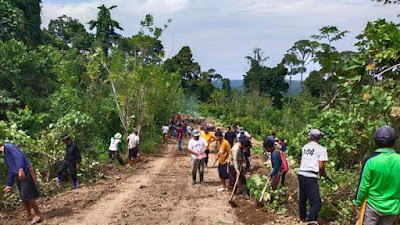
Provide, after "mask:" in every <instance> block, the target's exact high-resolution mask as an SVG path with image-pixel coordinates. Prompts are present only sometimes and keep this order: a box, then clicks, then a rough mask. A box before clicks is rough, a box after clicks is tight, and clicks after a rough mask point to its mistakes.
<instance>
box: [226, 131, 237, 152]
mask: <svg viewBox="0 0 400 225" xmlns="http://www.w3.org/2000/svg"><path fill="white" fill-rule="evenodd" d="M227 128H228V131H227V132H225V139H226V140H227V141H228V142H229V145H230V146H231V148H232V147H233V143H234V142H235V140H236V133H235V132H233V131H232V130H231V127H229V126H228V127H227Z"/></svg>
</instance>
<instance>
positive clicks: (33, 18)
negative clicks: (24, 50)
mask: <svg viewBox="0 0 400 225" xmlns="http://www.w3.org/2000/svg"><path fill="white" fill-rule="evenodd" d="M10 2H11V3H12V4H13V5H14V6H15V7H16V8H18V9H20V10H21V11H22V13H23V29H21V30H20V31H19V32H18V33H19V34H18V35H17V36H19V40H22V41H23V42H24V43H25V44H26V45H27V46H30V47H32V46H37V45H39V44H40V43H41V41H42V31H41V29H40V24H41V11H42V7H41V5H40V3H42V1H41V0H12V1H10Z"/></svg>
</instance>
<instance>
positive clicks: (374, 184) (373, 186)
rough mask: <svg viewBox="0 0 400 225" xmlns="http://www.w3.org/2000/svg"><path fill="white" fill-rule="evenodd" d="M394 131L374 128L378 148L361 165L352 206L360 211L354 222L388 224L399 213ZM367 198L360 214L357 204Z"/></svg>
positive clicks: (399, 164) (399, 178)
mask: <svg viewBox="0 0 400 225" xmlns="http://www.w3.org/2000/svg"><path fill="white" fill-rule="evenodd" d="M395 140H396V133H395V130H394V129H393V128H392V127H390V126H383V127H380V128H378V129H377V130H376V132H375V136H374V141H375V144H376V146H377V147H378V149H377V150H375V152H374V153H372V154H371V155H369V156H368V157H367V158H366V159H365V161H364V163H363V166H362V170H361V174H360V180H359V184H358V188H357V192H356V193H357V194H356V198H355V199H354V200H353V203H354V206H353V209H354V211H355V212H356V213H358V214H359V221H358V222H357V224H363V225H375V224H377V225H391V224H393V223H394V221H395V220H396V217H397V216H398V215H400V155H399V154H397V153H396V152H395V150H394V149H393V146H394V144H395ZM364 201H366V203H365V205H363V207H365V208H364V209H363V212H364V213H363V214H362V215H360V212H359V210H358V207H359V206H361V204H363V202H364Z"/></svg>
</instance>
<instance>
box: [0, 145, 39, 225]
mask: <svg viewBox="0 0 400 225" xmlns="http://www.w3.org/2000/svg"><path fill="white" fill-rule="evenodd" d="M2 153H4V157H5V162H6V164H7V170H8V171H7V172H8V181H7V187H6V188H5V189H4V191H5V192H6V193H11V192H12V186H13V185H14V178H15V176H16V175H17V176H18V180H17V186H18V189H19V192H20V197H21V199H22V201H23V202H24V207H25V210H26V218H30V217H31V216H32V213H31V209H33V210H34V211H35V216H34V217H33V218H32V224H35V223H39V222H41V221H42V217H41V213H40V211H39V207H38V205H37V204H36V198H38V197H39V189H40V188H39V184H38V182H37V178H36V173H35V171H34V169H33V167H32V165H31V163H30V162H29V161H28V159H27V158H26V156H25V154H24V152H22V150H21V149H19V148H18V147H17V146H15V145H13V144H10V143H9V144H6V145H4V146H0V154H2Z"/></svg>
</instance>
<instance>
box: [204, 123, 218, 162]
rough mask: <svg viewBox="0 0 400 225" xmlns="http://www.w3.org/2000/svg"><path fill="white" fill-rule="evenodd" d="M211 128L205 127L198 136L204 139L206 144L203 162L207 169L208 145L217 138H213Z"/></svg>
mask: <svg viewBox="0 0 400 225" xmlns="http://www.w3.org/2000/svg"><path fill="white" fill-rule="evenodd" d="M210 130H211V128H210V127H205V128H204V130H203V131H202V132H201V133H200V136H201V137H202V138H204V140H206V142H207V150H206V152H205V153H206V155H207V157H206V158H205V160H204V163H205V166H206V168H208V155H209V154H210V145H211V143H213V142H214V141H215V140H217V137H215V135H214V133H213V132H210Z"/></svg>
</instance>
